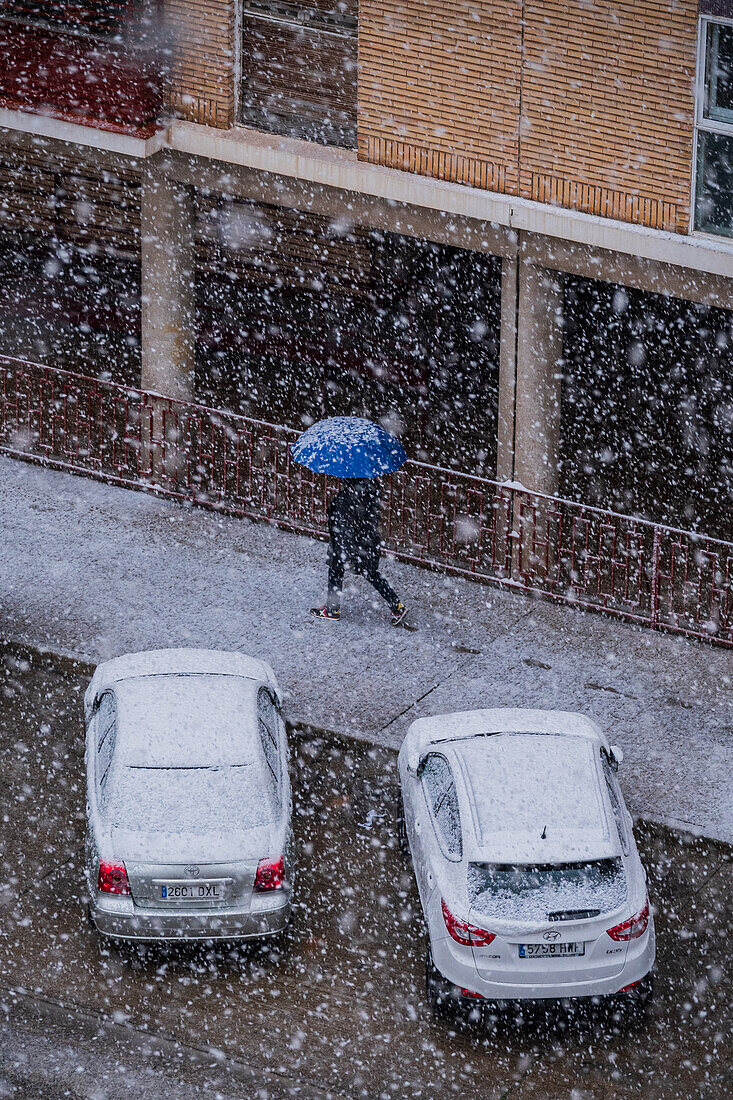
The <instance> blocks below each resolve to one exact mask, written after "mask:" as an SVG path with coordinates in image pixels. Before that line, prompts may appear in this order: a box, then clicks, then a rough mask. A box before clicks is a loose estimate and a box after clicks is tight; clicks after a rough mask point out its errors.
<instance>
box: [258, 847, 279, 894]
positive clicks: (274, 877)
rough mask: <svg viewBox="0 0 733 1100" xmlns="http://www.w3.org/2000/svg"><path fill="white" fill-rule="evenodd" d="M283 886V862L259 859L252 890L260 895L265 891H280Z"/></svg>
mask: <svg viewBox="0 0 733 1100" xmlns="http://www.w3.org/2000/svg"><path fill="white" fill-rule="evenodd" d="M284 885H285V862H284V860H283V857H282V856H280V858H279V859H261V860H260V862H259V863H258V865H257V874H256V875H255V884H254V888H255V890H257V891H258V892H260V893H264V892H265V891H266V890H282V888H283V886H284Z"/></svg>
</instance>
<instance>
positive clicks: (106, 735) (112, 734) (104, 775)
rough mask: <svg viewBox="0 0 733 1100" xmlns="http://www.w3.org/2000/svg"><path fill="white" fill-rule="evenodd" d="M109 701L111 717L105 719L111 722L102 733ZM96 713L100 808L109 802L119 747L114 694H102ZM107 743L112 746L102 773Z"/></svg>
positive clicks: (97, 779)
mask: <svg viewBox="0 0 733 1100" xmlns="http://www.w3.org/2000/svg"><path fill="white" fill-rule="evenodd" d="M107 700H109V704H110V707H111V714H110V716H109V719H104V720H105V721H108V722H109V726H108V728H107V729H105V730H104V732H102V729H101V723H102V721H103V716H102V714H101V711H102V707H103V705H104V703H105V702H106V701H107ZM94 711H95V717H96V722H97V726H96V730H95V740H96V744H95V748H94V773H95V776H96V783H97V797H98V799H99V803H100V806H101V807H104V806H105V805H106V802H107V785H108V781H109V774H110V772H111V770H112V763H113V761H114V755H115V749H116V747H117V721H118V710H117V699H116V697H115V694H114V692H113V691H111V690H109V689H108V690H107V691H104V692H102V694H101V695H100V696H99V699H98V700H97V702H96V704H95V707H94ZM108 739H109V742H108ZM107 743H108V744H109V746H110V747H109V749H108V759H107V766H106V767H105V769H104V771H102V770H101V765H102V764H103V763H104V760H100V753H101V752H102V749H103V748H104V747H105V744H107Z"/></svg>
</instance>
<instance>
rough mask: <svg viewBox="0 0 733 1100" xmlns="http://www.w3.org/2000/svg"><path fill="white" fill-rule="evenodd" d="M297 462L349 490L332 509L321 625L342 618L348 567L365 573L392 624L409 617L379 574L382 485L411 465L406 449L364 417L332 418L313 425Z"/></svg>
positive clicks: (296, 451)
mask: <svg viewBox="0 0 733 1100" xmlns="http://www.w3.org/2000/svg"><path fill="white" fill-rule="evenodd" d="M292 455H293V458H294V460H295V461H296V462H297V463H299V465H301V466H305V467H306V469H308V470H313V471H314V472H315V473H319V474H329V475H330V476H331V477H337V478H340V479H341V481H342V483H343V485H342V488H341V489H340V490H339V491H338V493H337V494H336V496H335V497H334V498H333V500H332V501H331V503H330V504H329V506H328V536H329V547H328V599H327V600H326V603H325V604H324V605H323V607H312V608H311V614H312V615H317V616H318V618H319V619H340V618H341V593H342V590H343V587H344V573H345V571H346V568H347V566H348V567H349V568H351V569H353V570H354V572H355V573H360V574H361V575H362V576H363V577H366V579H367V580H368V581H369V583H370V584H371V585H373V587H374V588H375V589H376V591H377V592H378V593H379V595H380V596H381V597H382V599H384V600H386V602H387V603H388V604H389V607H390V611H391V612H392V623H393V625H394V626H399V624H400V623H401V622H402V620H403V619H404V617H405V615H406V614H407V609H406V608H405V605H404V604H403V603H402V601H401V600H400V598H399V596H398V595H397V593H396V592H395V590H394V588H392V585H391V584H390V583H389V581H388V580H387V579H386V577H383V576H382V574H381V573H380V572H379V556H380V553H381V548H382V540H381V539H380V537H379V512H380V507H381V501H380V495H379V486H378V484H377V481H376V479H377V478H379V477H381V476H382V475H383V474H391V473H394V471H395V470H399V468H400V467H401V466H403V465H404V464H405V462H406V461H407V455H406V454H405V448H404V447H403V446H402V444H401V443H400V441H399V439H396V438H395V437H394V436H393V435H392V434H391V433H390V432H388V431H387V430H386V428H383V427H382V426H381V425H380V424H374V423H373V422H372V421H371V420H365V419H364V418H363V417H360V416H332V417H329V418H328V419H327V420H319V421H318V422H317V423H316V424H311V426H310V428H308V429H307V431H305V432H303V434H302V435H301V437H300V439H298V440H297V442H295V443H294V444H293V447H292Z"/></svg>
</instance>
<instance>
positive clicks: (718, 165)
mask: <svg viewBox="0 0 733 1100" xmlns="http://www.w3.org/2000/svg"><path fill="white" fill-rule="evenodd" d="M700 23H701V26H700V53H699V58H698V87H697V105H696V121H697V178H696V181H695V228H696V229H701V230H703V232H705V233H718V234H723V235H724V236H726V237H733V19H732V20H711V19H706V18H703V19H701V21H700Z"/></svg>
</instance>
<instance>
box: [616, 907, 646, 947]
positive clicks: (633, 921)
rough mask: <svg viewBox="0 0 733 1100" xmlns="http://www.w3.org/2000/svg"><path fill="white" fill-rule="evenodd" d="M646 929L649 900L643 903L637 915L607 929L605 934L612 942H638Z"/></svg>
mask: <svg viewBox="0 0 733 1100" xmlns="http://www.w3.org/2000/svg"><path fill="white" fill-rule="evenodd" d="M648 927H649V898H647V900H646V902H645V903H644V908H643V909H640V910H639V912H638V913H634V915H633V917H629V919H628V920H625V921H623V922H622V923H621V924H617V925H615V926H614V927H613V928H609V929H607V932H608V935H609V936H610V937H611V939H612V940H616V941H618V940H638V939H639V937H640V936H643V935H644V933H645V932H646V930H647V928H648Z"/></svg>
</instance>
